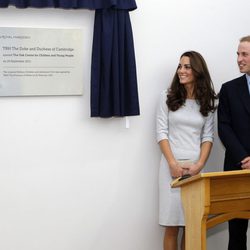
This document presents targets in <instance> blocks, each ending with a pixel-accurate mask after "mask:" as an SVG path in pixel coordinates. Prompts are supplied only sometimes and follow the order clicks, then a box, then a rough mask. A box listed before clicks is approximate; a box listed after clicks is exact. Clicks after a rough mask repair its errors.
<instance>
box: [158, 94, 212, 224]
mask: <svg viewBox="0 0 250 250" xmlns="http://www.w3.org/2000/svg"><path fill="white" fill-rule="evenodd" d="M166 98H167V92H166V91H163V92H162V93H161V97H160V103H159V105H158V109H157V118H156V123H157V124H156V127H157V128H156V130H157V142H160V141H161V140H164V139H167V140H168V141H169V144H170V147H171V150H172V152H173V154H174V157H175V159H176V160H184V159H188V160H191V161H193V162H196V161H197V160H198V159H199V156H200V146H201V143H203V142H205V141H210V142H213V133H214V113H209V115H208V116H207V117H204V116H203V115H202V114H201V113H200V111H199V109H200V106H199V104H198V103H197V102H196V100H193V99H187V100H186V102H185V104H184V105H183V106H182V107H181V108H179V109H178V110H177V111H174V112H173V111H170V110H168V107H167V105H166ZM172 180H173V178H172V176H171V174H170V171H169V166H168V162H167V161H166V159H165V157H164V155H162V156H161V162H160V170H159V224H160V225H164V226H184V225H185V222H184V215H183V208H182V203H181V197H180V188H171V187H170V183H171V182H172Z"/></svg>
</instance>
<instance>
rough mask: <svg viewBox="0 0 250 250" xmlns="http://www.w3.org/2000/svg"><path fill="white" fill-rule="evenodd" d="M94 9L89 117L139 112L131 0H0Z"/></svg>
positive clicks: (1, 3) (0, 0)
mask: <svg viewBox="0 0 250 250" xmlns="http://www.w3.org/2000/svg"><path fill="white" fill-rule="evenodd" d="M10 5H12V6H15V7H17V8H28V7H33V8H48V7H52V8H63V9H80V8H81V9H82V8H86V9H91V10H95V23H94V36H93V48H92V63H91V103H90V106H91V107H90V109H91V111H90V113H91V114H90V115H91V117H112V116H134V115H139V114H140V108H139V99H138V89H137V76H136V62H135V52H134V42H133V32H132V26H131V22H130V16H129V11H131V10H134V9H136V8H137V6H136V2H135V0H0V8H4V7H8V6H10Z"/></svg>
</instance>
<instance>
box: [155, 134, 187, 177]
mask: <svg viewBox="0 0 250 250" xmlns="http://www.w3.org/2000/svg"><path fill="white" fill-rule="evenodd" d="M159 145H160V148H161V152H162V154H163V155H164V157H165V158H166V160H167V162H168V165H169V170H170V173H171V175H172V177H174V178H176V177H180V176H182V175H183V174H184V170H183V168H182V167H181V166H180V165H179V164H178V162H177V161H176V159H175V158H174V155H173V153H172V150H171V147H170V145H169V142H168V140H167V139H164V140H161V141H160V142H159Z"/></svg>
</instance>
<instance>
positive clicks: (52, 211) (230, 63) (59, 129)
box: [0, 0, 250, 250]
mask: <svg viewBox="0 0 250 250" xmlns="http://www.w3.org/2000/svg"><path fill="white" fill-rule="evenodd" d="M137 4H138V9H137V10H136V11H134V12H131V20H132V26H133V30H134V40H135V48H136V56H137V72H138V84H139V96H140V105H141V115H140V116H138V117H131V118H130V125H131V128H130V129H126V128H125V120H124V119H123V118H110V119H100V118H90V117H89V113H90V111H89V109H90V107H89V102H90V85H89V82H90V63H91V46H92V44H91V43H92V31H93V22H94V12H92V11H88V10H70V11H69V10H59V9H45V10H40V9H28V10H27V9H25V10H20V9H16V8H14V7H10V8H8V9H0V25H1V26H7V25H10V26H17V25H19V26H25V27H26V26H28V27H31V26H32V27H46V26H47V27H85V29H86V37H85V41H84V48H85V51H86V54H85V61H86V67H85V68H84V69H83V70H84V75H85V79H84V95H83V96H80V97H79V96H71V97H70V96H67V97H65V96H64V97H5V98H0V117H1V118H0V121H1V122H0V130H1V131H2V133H1V139H0V150H1V151H0V152H1V154H0V156H1V157H0V166H1V167H0V201H1V203H0V222H1V223H0V235H1V240H0V249H3V250H34V249H36V250H45V249H46V250H72V249H73V250H99V249H102V250H152V249H154V250H161V245H162V237H163V229H162V228H161V227H160V226H158V224H157V221H158V210H157V209H158V197H157V176H158V165H159V159H160V151H159V148H158V146H157V145H156V142H155V134H154V129H155V128H154V125H155V121H154V114H155V108H156V104H157V100H158V96H159V93H160V92H161V90H162V89H165V88H166V87H167V86H168V84H169V83H170V81H171V79H172V76H173V74H174V70H175V68H176V65H177V63H178V59H179V56H180V54H181V53H182V52H184V51H185V50H189V49H193V50H197V51H199V52H201V53H202V54H203V55H204V57H205V59H206V61H207V63H208V66H209V69H210V73H211V75H212V78H213V80H214V84H215V88H216V91H218V90H219V89H220V86H221V84H222V82H224V81H227V80H229V79H231V78H234V77H236V76H238V75H239V73H238V69H237V65H236V49H237V45H238V39H239V38H240V37H241V36H244V35H247V34H249V23H250V16H249V13H248V12H249V8H250V2H249V1H248V0H238V1H233V0H221V1H202V0H190V1H185V0H175V1H165V0H154V1H150V0H143V1H137ZM222 162H223V148H222V146H221V144H220V142H219V140H218V138H216V140H215V145H214V148H213V151H212V155H211V157H210V159H209V162H208V164H207V170H208V171H215V170H222ZM207 236H208V237H207V239H208V249H211V250H212V249H213V250H214V249H226V245H227V239H228V237H227V225H226V224H222V225H220V226H218V227H216V228H213V229H210V230H209V231H208V234H207ZM249 246H250V243H249Z"/></svg>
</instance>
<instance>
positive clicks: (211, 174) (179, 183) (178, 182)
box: [171, 169, 250, 187]
mask: <svg viewBox="0 0 250 250" xmlns="http://www.w3.org/2000/svg"><path fill="white" fill-rule="evenodd" d="M242 175H250V170H248V169H244V170H234V171H220V172H208V173H199V174H197V175H194V176H191V177H189V178H186V179H183V180H180V179H181V177H179V178H177V179H175V180H173V181H172V183H171V187H180V186H182V185H185V184H186V183H190V182H193V181H196V180H199V179H204V178H210V179H213V178H223V177H226V176H227V177H237V176H242Z"/></svg>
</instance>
